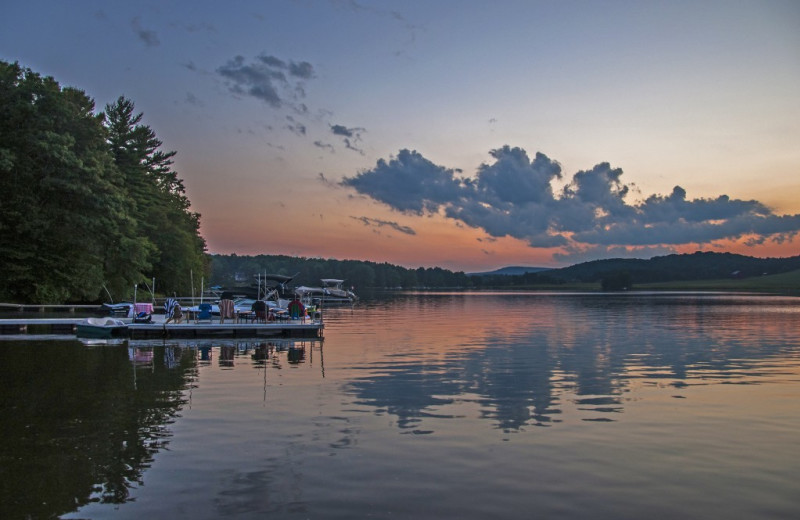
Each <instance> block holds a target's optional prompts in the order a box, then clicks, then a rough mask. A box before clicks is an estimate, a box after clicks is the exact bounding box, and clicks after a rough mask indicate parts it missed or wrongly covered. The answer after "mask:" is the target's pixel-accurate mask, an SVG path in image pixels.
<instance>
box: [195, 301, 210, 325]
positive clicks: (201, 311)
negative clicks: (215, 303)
mask: <svg viewBox="0 0 800 520" xmlns="http://www.w3.org/2000/svg"><path fill="white" fill-rule="evenodd" d="M211 318H212V316H211V304H210V303H201V304H200V305H198V306H197V318H196V319H195V323H197V322H199V321H202V320H206V321H208V322H209V323H211Z"/></svg>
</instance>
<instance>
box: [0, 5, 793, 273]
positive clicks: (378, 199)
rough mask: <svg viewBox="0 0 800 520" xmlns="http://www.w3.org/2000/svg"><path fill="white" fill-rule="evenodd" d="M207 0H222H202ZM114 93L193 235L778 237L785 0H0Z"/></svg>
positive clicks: (462, 263)
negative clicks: (185, 211) (190, 216)
mask: <svg viewBox="0 0 800 520" xmlns="http://www.w3.org/2000/svg"><path fill="white" fill-rule="evenodd" d="M223 4H224V5H223ZM2 12H3V16H2V17H1V18H0V60H3V61H7V62H15V61H16V62H19V63H20V64H21V65H22V66H23V67H27V68H30V69H32V70H33V71H34V72H37V73H39V74H42V75H45V76H53V77H54V78H55V79H56V80H57V81H58V82H59V83H60V84H61V85H62V86H70V87H76V88H79V89H81V90H83V91H85V92H86V94H87V95H88V96H89V97H91V98H92V99H94V100H95V103H96V107H97V110H98V111H101V110H103V109H104V108H105V106H106V105H107V104H110V103H113V102H114V101H115V100H116V99H117V98H118V97H119V96H125V97H127V98H129V99H130V100H132V101H133V102H134V103H135V105H136V110H137V111H138V112H141V113H142V114H143V119H142V122H143V123H144V124H147V125H148V126H150V127H151V128H152V129H153V130H154V131H155V133H156V135H157V136H158V138H159V139H160V140H161V141H162V142H163V143H164V144H163V150H165V151H171V150H174V151H176V152H177V155H176V157H175V165H174V167H175V170H176V171H177V173H178V176H179V177H180V178H182V179H183V181H184V185H185V187H186V194H187V196H188V197H189V199H190V200H191V203H192V210H193V211H196V212H198V213H200V215H201V233H202V235H203V236H204V237H205V239H206V241H207V244H208V251H209V252H210V253H220V254H231V253H236V254H239V255H256V254H285V255H292V256H303V257H309V258H311V257H320V258H338V259H356V260H370V261H375V262H381V263H382V262H389V263H392V264H397V265H402V266H405V267H410V268H416V267H435V266H438V267H443V268H447V269H452V270H456V271H466V272H476V271H488V270H492V269H496V268H500V267H503V266H510V265H525V266H541V267H559V266H567V265H572V264H575V263H579V262H583V261H587V260H594V259H600V258H619V257H636V258H650V257H653V256H659V255H664V254H671V253H689V252H694V251H698V250H702V251H717V252H734V253H740V254H746V255H751V256H759V257H776V256H781V257H782V256H794V255H797V254H800V235H799V234H798V232H800V2H797V1H795V0H787V1H772V0H761V1H746V0H736V1H733V0H724V1H703V0H698V1H681V0H672V1H599V0H598V1H570V0H565V1H552V0H551V1H537V0H525V1H511V0H493V1H488V0H487V1H468V0H460V1H459V0H428V1H416V0H404V1H388V0H387V1H372V0H318V1H312V0H275V1H260V2H256V1H236V0H232V1H228V2H224V3H222V2H211V1H198V0H195V1H171V2H124V3H123V2H107V1H84V0H74V1H70V2H63V1H56V0H50V1H39V0H24V1H17V0H6V1H5V2H3V8H2Z"/></svg>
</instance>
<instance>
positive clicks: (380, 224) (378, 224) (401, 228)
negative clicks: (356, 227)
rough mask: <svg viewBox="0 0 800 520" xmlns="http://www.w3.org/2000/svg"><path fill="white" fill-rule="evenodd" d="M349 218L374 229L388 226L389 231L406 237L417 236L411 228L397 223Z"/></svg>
mask: <svg viewBox="0 0 800 520" xmlns="http://www.w3.org/2000/svg"><path fill="white" fill-rule="evenodd" d="M350 218H352V219H355V220H358V221H359V222H361V223H362V224H364V225H365V226H370V227H375V228H382V227H384V226H388V227H390V228H391V229H394V230H395V231H399V232H400V233H403V234H406V235H416V234H417V232H416V231H414V229H413V228H411V227H409V226H403V225H401V224H398V223H397V222H391V221H388V220H380V219H376V218H369V217H350Z"/></svg>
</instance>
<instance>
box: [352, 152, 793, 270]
mask: <svg viewBox="0 0 800 520" xmlns="http://www.w3.org/2000/svg"><path fill="white" fill-rule="evenodd" d="M490 156H491V158H492V161H491V162H488V163H486V164H482V165H480V166H479V167H478V168H477V171H476V175H475V176H474V177H462V176H458V175H456V173H457V171H456V170H453V169H450V168H446V167H444V166H439V165H436V164H434V163H433V162H431V161H430V160H428V159H426V158H425V157H423V156H422V155H421V154H419V153H418V152H416V151H409V150H401V151H400V152H399V153H398V154H397V156H396V157H392V158H390V159H389V160H384V159H380V160H379V161H378V162H377V164H376V165H375V167H374V168H372V169H370V170H366V171H362V172H360V173H358V174H357V175H355V176H353V177H345V178H344V179H343V180H342V182H341V185H343V186H347V187H350V188H353V189H355V190H356V191H357V192H358V193H361V194H363V195H366V196H369V197H371V198H373V199H375V200H377V201H380V202H382V203H384V204H386V205H388V206H389V207H391V208H393V209H395V210H398V211H401V212H405V213H410V214H416V215H423V214H433V213H439V214H443V215H445V216H447V217H449V218H452V219H454V220H455V221H456V222H457V223H463V224H465V225H467V226H470V227H473V228H477V229H482V230H484V231H485V232H486V233H487V234H489V235H490V236H491V237H503V236H510V237H514V238H518V239H522V240H525V241H527V242H528V243H529V244H530V245H531V246H532V247H537V248H538V247H541V248H551V247H558V248H560V249H561V251H562V252H563V253H562V254H564V255H571V256H575V255H584V256H586V257H591V256H592V255H594V254H596V255H597V257H598V258H599V257H601V256H605V257H607V256H608V255H609V254H614V255H616V256H646V255H651V256H652V254H653V253H661V252H669V251H671V250H672V249H673V248H674V247H675V246H678V245H682V244H712V243H714V242H715V241H719V240H725V239H733V240H736V239H746V240H747V241H748V242H747V243H750V244H756V243H758V242H759V241H764V240H772V241H776V242H781V241H786V240H792V239H793V238H794V237H795V236H796V235H797V234H798V232H800V215H776V214H774V213H773V212H772V211H771V210H770V209H769V208H767V207H766V206H765V205H764V204H761V203H760V202H758V201H755V200H739V199H731V198H730V197H728V196H727V195H720V196H718V197H715V198H708V199H706V198H699V199H688V198H687V196H686V191H685V190H684V189H683V188H681V187H680V186H676V187H675V188H674V189H673V190H672V193H670V194H669V195H651V196H649V197H647V198H645V199H644V200H642V201H639V202H630V201H629V200H628V199H629V198H630V197H629V195H630V193H631V191H632V188H631V185H629V184H626V183H625V182H624V181H623V171H622V169H620V168H613V167H612V166H611V165H610V164H608V163H600V164H598V165H596V166H594V167H593V168H591V169H589V170H583V171H579V172H577V173H575V174H574V175H572V177H571V179H569V182H568V183H567V184H566V186H565V187H564V188H562V189H561V190H558V192H556V191H554V189H553V181H555V180H556V179H562V178H563V174H562V171H561V166H560V164H559V163H558V162H556V161H553V160H552V159H550V158H548V157H547V156H546V155H544V154H542V153H537V154H536V155H535V156H534V157H533V158H532V159H531V158H530V156H529V155H528V154H527V152H526V151H525V150H523V149H521V148H512V147H509V146H504V147H502V148H499V149H496V150H492V151H491V152H490ZM754 237H755V238H754Z"/></svg>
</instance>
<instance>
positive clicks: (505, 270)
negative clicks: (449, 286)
mask: <svg viewBox="0 0 800 520" xmlns="http://www.w3.org/2000/svg"><path fill="white" fill-rule="evenodd" d="M550 269H551V268H550V267H523V266H518V265H513V266H508V267H501V268H500V269H497V270H495V271H486V272H483V273H467V276H495V275H500V276H517V275H521V274H525V273H540V272H542V271H549V270H550Z"/></svg>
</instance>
